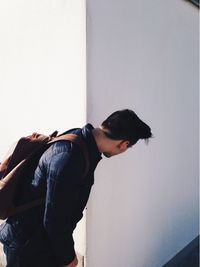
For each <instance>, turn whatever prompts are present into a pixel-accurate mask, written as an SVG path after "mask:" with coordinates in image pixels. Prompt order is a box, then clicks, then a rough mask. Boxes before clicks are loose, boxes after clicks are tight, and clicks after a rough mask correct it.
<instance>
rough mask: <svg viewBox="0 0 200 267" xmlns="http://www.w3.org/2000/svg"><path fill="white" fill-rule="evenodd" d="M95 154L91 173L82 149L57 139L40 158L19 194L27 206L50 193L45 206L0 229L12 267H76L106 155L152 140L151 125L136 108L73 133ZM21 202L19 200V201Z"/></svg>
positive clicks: (20, 215)
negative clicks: (82, 224) (77, 246)
mask: <svg viewBox="0 0 200 267" xmlns="http://www.w3.org/2000/svg"><path fill="white" fill-rule="evenodd" d="M65 133H74V134H77V135H79V136H81V137H82V139H83V140H84V142H85V144H86V146H87V150H88V153H89V162H90V164H89V171H88V173H87V176H86V177H84V178H83V173H84V170H85V159H84V156H83V154H82V151H81V148H80V147H79V145H77V144H74V143H72V142H70V141H65V140H64V141H63V140H62V141H57V142H55V143H54V144H52V145H51V146H50V147H49V148H48V149H47V150H46V151H45V152H44V153H43V154H42V156H41V157H40V159H39V163H38V165H37V166H36V168H35V170H34V171H33V172H32V173H31V174H30V179H27V183H24V186H23V188H22V189H21V192H20V194H19V196H18V198H19V199H20V201H21V202H22V203H25V202H27V201H31V200H33V199H36V198H39V197H41V196H43V195H45V192H46V198H45V204H44V205H40V206H37V207H34V208H32V209H29V210H27V211H24V212H23V213H21V214H16V215H13V216H11V217H9V218H8V219H7V220H6V222H4V223H3V224H1V226H0V241H1V242H2V243H3V249H4V252H5V254H6V259H7V267H75V266H77V264H78V261H77V257H76V253H75V250H74V240H73V236H72V234H73V231H74V229H75V227H76V224H77V222H78V221H79V220H80V219H81V218H82V216H83V215H82V214H83V210H84V208H85V206H86V204H87V201H88V198H89V195H90V191H91V187H92V185H93V184H94V171H95V168H96V166H97V164H98V163H99V161H100V160H101V159H102V156H103V155H104V156H105V157H107V158H110V157H112V156H114V155H118V154H120V153H123V152H125V151H126V150H127V149H129V148H130V147H132V146H133V145H135V144H136V143H137V142H138V140H140V139H144V140H145V141H147V143H148V140H149V138H151V137H152V133H151V129H150V127H149V126H148V125H147V124H146V123H144V122H143V121H142V120H141V119H140V118H139V117H138V116H137V115H136V113H135V112H134V111H132V110H130V109H123V110H118V111H116V112H114V113H112V114H111V115H110V116H109V117H108V118H107V119H106V120H105V121H103V123H102V124H101V126H99V127H97V128H94V127H93V126H92V125H91V124H87V125H86V126H84V127H83V128H75V129H71V130H69V131H67V132H65ZM19 199H18V200H19Z"/></svg>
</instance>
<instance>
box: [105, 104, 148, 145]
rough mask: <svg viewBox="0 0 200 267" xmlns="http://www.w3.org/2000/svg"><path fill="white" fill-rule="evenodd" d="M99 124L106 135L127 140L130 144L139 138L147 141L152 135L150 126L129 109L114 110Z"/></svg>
mask: <svg viewBox="0 0 200 267" xmlns="http://www.w3.org/2000/svg"><path fill="white" fill-rule="evenodd" d="M101 126H102V128H103V130H105V131H104V133H105V135H106V136H107V137H109V138H111V139H114V140H120V139H122V140H128V141H129V142H130V146H132V145H134V144H135V143H137V141H138V140H139V139H145V141H146V143H148V141H149V138H151V137H152V133H151V128H150V127H149V126H148V125H147V124H146V123H144V122H143V121H142V120H141V119H140V118H139V117H138V116H137V115H136V113H135V112H134V111H132V110H130V109H123V110H118V111H115V112H114V113H112V114H111V115H110V116H109V117H108V118H107V119H106V120H105V121H104V122H103V123H102V125H101Z"/></svg>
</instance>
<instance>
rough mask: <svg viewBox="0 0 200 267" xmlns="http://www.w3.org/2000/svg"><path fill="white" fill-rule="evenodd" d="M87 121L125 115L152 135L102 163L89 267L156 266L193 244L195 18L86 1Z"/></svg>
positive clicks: (118, 2)
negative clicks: (141, 123) (132, 114)
mask: <svg viewBox="0 0 200 267" xmlns="http://www.w3.org/2000/svg"><path fill="white" fill-rule="evenodd" d="M87 65H88V66H87V73H88V97H87V101H88V102H87V108H88V110H87V118H88V121H90V122H92V123H93V124H94V125H96V126H97V125H98V124H100V123H101V122H102V120H103V119H104V118H105V117H106V116H107V115H109V114H110V113H111V112H113V111H115V110H117V109H121V108H127V107H128V108H131V109H133V110H135V111H136V113H137V114H138V115H139V116H140V117H141V119H143V120H144V121H145V122H146V123H147V124H149V125H150V126H151V128H152V131H153V133H154V136H155V138H154V139H152V140H151V142H150V143H149V145H148V146H146V145H145V143H143V142H142V141H140V142H139V143H138V144H137V145H136V146H135V147H133V148H132V149H131V150H130V151H128V152H127V153H125V154H124V155H120V156H117V157H116V158H115V157H114V158H112V159H109V160H107V159H104V160H103V161H102V162H101V163H100V166H99V168H98V169H97V171H96V180H95V185H94V187H93V191H92V195H91V198H90V201H89V206H88V211H87V267H104V266H111V267H122V266H123V267H160V266H162V265H163V264H164V263H166V262H167V261H168V260H169V259H170V258H171V257H173V256H174V255H175V254H176V253H177V252H178V251H180V250H181V249H182V248H183V247H184V246H185V245H186V244H188V243H189V242H190V241H191V240H192V239H193V238H194V237H196V236H197V235H198V175H199V173H198V164H199V162H198V124H199V121H198V9H197V8H196V7H195V6H193V5H192V4H190V3H188V2H187V1H182V0H168V1H160V0H150V1H135V0H109V1H108V0H88V1H87Z"/></svg>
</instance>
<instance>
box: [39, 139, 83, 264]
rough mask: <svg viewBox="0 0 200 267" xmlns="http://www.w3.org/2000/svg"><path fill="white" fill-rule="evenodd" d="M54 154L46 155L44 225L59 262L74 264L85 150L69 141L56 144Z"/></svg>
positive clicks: (75, 260)
mask: <svg viewBox="0 0 200 267" xmlns="http://www.w3.org/2000/svg"><path fill="white" fill-rule="evenodd" d="M52 151H56V152H54V153H53V155H51V154H50V155H49V156H48V154H47V157H46V165H47V166H48V168H47V194H46V204H45V213H44V222H43V223H44V227H45V230H46V232H47V234H48V238H49V240H50V243H51V247H52V248H53V251H54V252H55V255H56V257H57V259H58V260H59V263H60V264H61V265H63V266H67V267H75V266H76V263H77V259H76V254H75V251H74V240H73V236H72V233H73V230H74V228H75V226H76V225H75V224H74V215H75V213H76V208H77V204H78V201H79V192H80V185H79V184H80V182H81V179H82V178H83V173H84V168H85V166H84V158H83V156H82V154H81V153H82V152H81V151H80V149H78V148H77V147H74V145H71V144H70V143H68V142H66V143H65V145H64V144H62V145H61V144H58V143H56V146H55V150H54V149H52Z"/></svg>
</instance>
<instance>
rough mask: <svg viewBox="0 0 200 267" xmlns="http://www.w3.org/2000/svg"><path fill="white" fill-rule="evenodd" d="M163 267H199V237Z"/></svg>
mask: <svg viewBox="0 0 200 267" xmlns="http://www.w3.org/2000/svg"><path fill="white" fill-rule="evenodd" d="M163 267H199V236H198V237H196V238H195V239H194V240H192V242H190V243H189V244H188V245H187V246H186V247H185V248H184V249H183V250H181V251H180V252H179V253H178V254H176V256H175V257H174V258H172V259H171V260H170V261H169V262H168V263H166V264H165V265H163Z"/></svg>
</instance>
